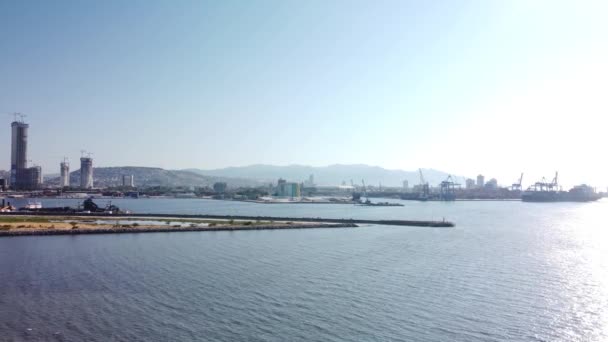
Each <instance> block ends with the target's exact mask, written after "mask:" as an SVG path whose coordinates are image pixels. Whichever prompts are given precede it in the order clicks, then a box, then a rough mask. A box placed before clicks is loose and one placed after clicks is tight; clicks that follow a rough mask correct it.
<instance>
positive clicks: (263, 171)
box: [186, 164, 463, 186]
mask: <svg viewBox="0 0 608 342" xmlns="http://www.w3.org/2000/svg"><path fill="white" fill-rule="evenodd" d="M186 171H190V172H194V173H197V174H200V175H205V176H215V177H233V178H245V179H252V180H256V181H263V182H273V183H274V182H276V181H277V179H279V178H284V179H286V180H288V181H294V182H301V181H304V180H306V179H308V177H309V175H311V174H312V175H314V180H315V183H316V184H318V185H339V184H342V182H346V183H347V184H350V180H351V179H352V180H353V182H354V183H355V184H361V180H362V179H363V180H365V183H366V184H368V185H378V183H382V185H383V186H402V185H403V181H404V180H407V181H408V182H409V184H410V186H413V185H416V184H419V183H420V175H419V172H418V170H415V171H404V170H388V169H384V168H382V167H379V166H369V165H363V164H354V165H340V164H336V165H330V166H324V167H313V166H305V165H289V166H274V165H260V164H258V165H250V166H243V167H228V168H223V169H215V170H200V169H188V170H186ZM422 173H423V175H424V178H425V180H426V181H427V182H429V183H430V184H431V185H437V184H439V183H440V182H442V181H443V180H445V179H446V178H447V177H448V176H449V174H448V173H446V172H442V171H437V170H433V169H423V170H422ZM456 180H457V181H459V182H463V177H458V178H456Z"/></svg>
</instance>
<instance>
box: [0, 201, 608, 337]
mask: <svg viewBox="0 0 608 342" xmlns="http://www.w3.org/2000/svg"><path fill="white" fill-rule="evenodd" d="M99 202H100V203H103V202H104V201H101V200H100V201H99ZM64 203H65V201H64V202H62V204H64ZM113 203H114V204H117V205H118V206H120V207H123V208H126V209H130V210H133V211H136V212H159V213H160V212H164V213H171V212H175V213H214V214H243V215H277V216H279V215H281V216H309V217H317V216H321V217H339V218H341V217H357V218H377V219H381V218H401V219H441V218H443V217H445V218H446V219H448V220H451V221H454V222H456V224H457V226H456V228H453V229H431V228H414V227H386V226H364V227H361V228H356V229H310V230H290V231H240V232H189V233H150V234H124V235H81V236H44V237H11V238H0V285H1V287H0V341H605V340H608V231H607V229H606V228H607V227H606V224H605V223H604V222H603V220H604V219H605V215H606V213H608V210H607V209H608V202H607V201H600V202H597V203H587V204H579V203H556V204H536V203H521V202H458V203H433V202H428V203H418V202H404V203H405V204H406V206H405V207H355V206H349V205H316V204H315V205H306V204H305V205H297V204H279V205H264V204H253V203H241V202H222V201H206V200H196V199H194V200H191V199H166V200H165V199H163V200H152V199H140V200H116V201H113ZM43 204H44V205H45V206H50V205H57V204H53V203H52V200H49V201H46V200H45V201H44V203H43Z"/></svg>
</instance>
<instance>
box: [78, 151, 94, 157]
mask: <svg viewBox="0 0 608 342" xmlns="http://www.w3.org/2000/svg"><path fill="white" fill-rule="evenodd" d="M92 155H93V153H91V152H87V151H86V150H80V157H82V158H85V157H86V158H91V156H92Z"/></svg>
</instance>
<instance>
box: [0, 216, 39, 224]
mask: <svg viewBox="0 0 608 342" xmlns="http://www.w3.org/2000/svg"><path fill="white" fill-rule="evenodd" d="M21 222H28V223H48V222H50V220H49V219H48V218H47V217H40V216H2V217H0V223H21Z"/></svg>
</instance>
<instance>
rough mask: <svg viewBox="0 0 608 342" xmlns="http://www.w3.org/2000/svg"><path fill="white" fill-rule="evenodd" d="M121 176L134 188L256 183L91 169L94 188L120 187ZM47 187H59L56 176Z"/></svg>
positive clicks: (74, 178)
mask: <svg viewBox="0 0 608 342" xmlns="http://www.w3.org/2000/svg"><path fill="white" fill-rule="evenodd" d="M123 175H127V176H128V175H133V178H134V182H135V186H137V187H151V186H172V187H176V186H186V187H189V186H193V187H203V186H213V183H215V182H226V183H228V186H230V187H239V186H254V185H259V183H258V182H256V181H255V180H251V179H237V178H226V177H218V176H204V175H201V174H199V173H196V172H190V171H182V170H165V169H161V168H155V167H136V166H122V167H95V168H94V169H93V183H94V184H95V186H96V187H98V186H99V187H107V186H120V185H122V176H123ZM44 183H45V184H47V185H59V177H58V176H45V179H44ZM70 184H72V185H77V184H80V170H76V171H73V172H71V173H70Z"/></svg>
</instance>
